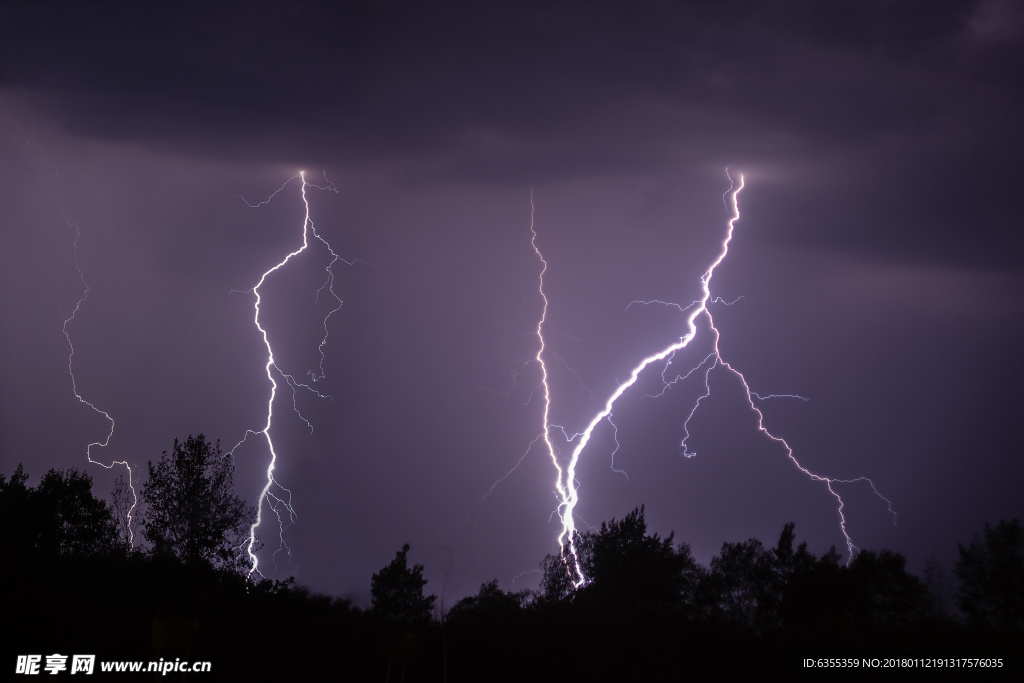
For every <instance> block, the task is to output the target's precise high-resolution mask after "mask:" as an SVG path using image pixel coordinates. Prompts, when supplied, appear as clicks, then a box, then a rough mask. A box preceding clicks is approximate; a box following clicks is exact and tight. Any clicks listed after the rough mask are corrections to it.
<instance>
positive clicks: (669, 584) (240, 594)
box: [0, 435, 1024, 681]
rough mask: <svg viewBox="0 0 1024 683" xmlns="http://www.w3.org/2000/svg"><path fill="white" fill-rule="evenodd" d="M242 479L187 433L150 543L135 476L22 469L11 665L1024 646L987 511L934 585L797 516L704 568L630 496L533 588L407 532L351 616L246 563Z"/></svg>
mask: <svg viewBox="0 0 1024 683" xmlns="http://www.w3.org/2000/svg"><path fill="white" fill-rule="evenodd" d="M231 473H232V466H231V462H230V458H229V457H228V456H225V455H223V454H222V453H221V452H220V449H219V446H215V445H213V444H210V443H209V442H207V441H206V440H205V438H204V437H203V435H199V437H197V438H193V437H191V436H190V437H188V439H187V440H186V441H185V442H183V443H179V442H178V441H177V440H175V443H174V449H173V450H172V453H171V454H167V453H166V452H165V453H164V454H163V457H162V458H161V461H160V462H159V463H157V464H156V465H154V464H153V463H152V462H151V463H150V466H149V480H148V481H147V483H146V485H145V487H144V488H143V489H142V499H143V502H144V503H145V505H144V506H143V508H142V510H141V514H140V516H139V518H138V520H137V521H138V522H139V527H140V529H141V531H142V535H143V536H144V537H145V538H146V539H147V540H148V541H149V547H148V549H146V550H144V551H143V550H131V549H130V547H129V545H128V543H127V540H128V538H129V537H130V536H131V534H132V533H133V530H132V529H131V528H129V527H128V526H127V525H125V524H123V523H121V522H120V521H119V518H118V517H117V516H115V515H114V514H113V510H114V509H117V510H118V511H119V512H120V511H121V510H122V509H123V507H124V505H125V503H126V501H125V499H124V497H125V496H126V495H127V492H126V487H124V486H123V484H122V485H121V486H120V487H119V488H116V489H115V492H114V495H113V498H114V500H113V503H112V505H108V504H107V503H106V502H105V501H103V500H101V499H98V498H96V497H95V496H94V495H93V493H92V481H91V478H90V477H89V476H88V475H86V474H83V473H81V472H79V471H77V470H74V469H72V470H66V471H60V470H50V471H49V472H47V473H45V474H44V475H43V476H42V478H41V479H40V481H39V483H38V484H37V485H36V486H34V487H32V486H28V485H27V482H28V476H27V474H26V473H25V472H24V471H23V468H22V466H20V465H19V466H18V468H17V469H16V470H15V472H14V473H13V474H12V475H11V476H10V478H8V477H7V476H5V475H3V474H0V534H2V536H0V538H2V539H3V545H4V548H5V552H4V555H3V559H2V562H0V581H2V582H3V583H2V585H3V586H4V587H5V589H6V591H7V595H6V597H5V599H4V605H5V614H6V615H7V622H8V624H9V625H11V626H13V631H9V635H8V636H6V637H5V649H6V650H7V651H8V655H9V657H8V658H7V659H6V663H5V664H4V665H3V666H9V667H13V666H14V660H15V656H16V655H18V654H41V655H44V656H45V655H48V654H52V653H60V654H64V655H71V654H96V655H97V658H98V659H106V660H139V661H142V660H153V661H156V660H158V659H160V658H163V659H165V660H174V659H175V658H181V659H182V660H190V661H202V660H205V661H210V662H212V672H211V673H209V674H198V673H197V674H192V675H191V677H192V678H194V679H199V678H202V679H203V680H220V679H228V678H230V679H240V678H244V679H245V680H307V679H310V680H311V679H313V678H316V679H321V678H324V677H325V676H330V677H333V678H338V679H342V680H354V681H522V680H553V681H554V680H557V681H567V680H570V681H571V680H594V681H604V680H645V679H648V678H654V677H659V678H660V677H666V676H669V677H675V679H681V678H683V677H686V676H694V675H700V676H712V675H719V674H722V673H741V674H742V673H749V674H754V675H759V676H768V677H771V678H783V679H789V678H793V677H795V676H797V675H800V672H801V671H805V672H806V671H810V669H807V668H804V666H803V664H802V662H803V660H804V659H805V658H813V659H820V658H843V657H849V658H857V659H858V660H862V658H876V657H877V658H953V657H972V658H978V657H980V658H990V659H991V658H1000V657H1001V658H1003V668H1002V671H1003V672H1007V671H1011V670H1015V669H1019V663H1018V662H1016V661H1014V659H1013V657H1014V655H1015V654H1017V653H1020V652H1022V651H1024V648H1022V647H1021V646H1022V645H1024V530H1022V527H1021V525H1020V523H1019V522H1018V521H1017V520H1013V521H1009V522H1005V521H1004V522H1000V523H999V524H997V525H996V526H995V527H990V526H988V525H986V526H985V529H984V531H983V533H981V534H979V535H978V536H976V537H975V538H974V539H973V540H972V541H971V542H970V543H969V544H967V545H963V544H961V545H960V546H959V551H960V554H959V560H958V562H957V564H956V567H955V569H954V570H953V571H949V570H943V569H942V568H941V566H939V565H938V563H937V562H935V561H934V560H933V561H930V562H929V566H928V569H927V570H926V571H925V576H924V578H923V579H922V578H919V577H917V576H915V575H913V574H911V573H908V572H907V571H906V566H905V564H906V563H905V560H904V558H903V557H902V556H901V555H900V554H899V553H895V552H892V551H889V550H881V551H877V552H876V551H871V550H862V551H861V552H859V553H858V554H857V555H856V556H855V557H854V559H853V560H852V562H850V563H849V565H848V566H847V565H846V564H844V563H843V562H842V561H841V558H840V556H839V555H838V553H836V551H835V549H834V548H833V549H831V550H830V551H829V552H827V553H825V554H824V555H822V556H820V557H817V556H815V555H814V554H812V553H811V552H809V551H808V549H807V545H806V543H798V542H797V538H796V534H795V529H794V526H793V524H786V525H785V526H784V527H783V529H782V531H781V534H780V536H779V538H778V539H777V541H776V542H775V543H774V544H773V545H771V546H766V545H764V544H763V543H762V542H761V541H759V540H757V539H750V540H748V541H744V542H741V543H725V544H723V546H722V550H721V552H720V553H719V554H718V555H716V556H715V557H714V558H712V560H711V562H710V564H709V565H707V566H705V565H702V564H701V563H699V562H697V561H696V560H695V559H694V558H693V555H692V553H691V551H690V547H689V546H688V545H687V544H685V543H676V542H675V539H674V538H673V536H672V535H671V534H670V535H669V536H668V537H664V538H663V537H660V536H659V535H658V534H656V533H649V532H648V530H647V525H646V522H645V519H644V508H643V507H639V508H637V509H635V510H633V511H632V512H630V513H629V514H627V515H626V516H625V517H623V518H622V519H620V520H615V519H613V520H611V521H610V522H606V523H603V524H602V525H601V527H600V529H599V530H596V531H591V532H587V533H585V534H580V535H577V537H576V547H577V553H578V554H577V558H573V559H572V561H577V560H578V562H579V565H580V568H581V569H582V571H583V574H584V575H585V576H586V577H587V581H586V583H585V584H584V585H582V586H581V587H579V588H575V587H574V586H573V581H572V579H573V573H572V572H570V571H568V569H567V564H566V561H567V560H569V559H570V558H564V557H561V556H558V555H548V556H547V557H546V558H544V560H543V561H542V562H541V568H542V570H543V579H542V582H541V586H540V588H539V589H538V590H537V591H519V592H506V591H503V590H501V589H500V588H499V587H498V584H497V580H494V581H491V582H488V583H485V584H483V585H482V586H481V587H480V590H479V591H478V592H477V593H476V594H475V595H471V596H467V597H465V598H462V599H461V600H458V601H457V602H455V603H454V604H452V605H450V606H449V605H447V604H444V602H443V600H442V601H441V602H440V603H438V601H437V599H436V597H435V596H433V595H426V594H425V592H424V589H425V586H426V583H427V582H426V580H424V579H423V569H424V568H423V566H422V565H413V566H412V567H410V566H409V564H408V560H407V554H408V551H409V546H408V545H405V546H404V547H403V548H402V549H401V550H399V551H398V552H397V553H396V555H395V559H394V560H393V561H392V562H391V563H390V564H388V565H387V566H385V567H383V568H382V569H381V570H380V571H379V572H378V573H376V574H374V575H373V576H372V577H371V578H370V592H371V596H372V604H371V607H370V608H369V609H360V608H358V607H356V606H354V605H353V604H352V603H351V602H349V601H347V600H343V599H339V598H332V597H329V596H324V595H317V594H313V593H310V592H309V591H307V590H305V589H303V588H301V587H298V586H296V585H295V583H294V581H293V580H292V579H289V580H287V581H268V580H258V581H253V580H251V579H250V578H248V576H247V574H248V568H247V564H246V563H245V562H242V561H240V560H241V559H247V558H246V557H244V553H240V552H239V549H240V548H242V547H243V545H244V544H240V542H239V539H240V534H241V532H242V531H243V530H244V531H245V532H246V534H247V530H248V526H247V525H248V523H249V522H250V521H251V518H252V514H253V510H252V508H251V507H248V506H246V505H245V504H244V503H242V502H241V501H239V500H238V499H237V498H236V497H235V496H234V493H233V492H232V489H231V486H230V483H231ZM136 540H139V539H138V538H137V539H136ZM228 550H231V551H232V552H233V553H234V554H233V555H232V556H229V553H228V552H227V551H228ZM811 673H812V674H813V675H821V672H811ZM118 676H119V677H126V678H129V679H130V675H129V674H118ZM142 677H144V678H147V679H148V678H150V677H152V674H147V675H145V676H142ZM176 677H179V678H183V679H184V678H185V677H183V676H182V675H181V674H171V675H170V676H169V677H168V680H176Z"/></svg>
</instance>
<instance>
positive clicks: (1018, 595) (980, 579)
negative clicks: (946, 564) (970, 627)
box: [955, 519, 1024, 628]
mask: <svg viewBox="0 0 1024 683" xmlns="http://www.w3.org/2000/svg"><path fill="white" fill-rule="evenodd" d="M959 546H960V559H959V560H958V561H957V563H956V569H955V572H956V575H957V578H958V579H960V589H959V590H958V591H957V604H958V606H959V607H960V609H961V610H962V611H963V613H964V614H966V615H967V617H968V618H969V619H971V620H972V621H976V622H986V623H988V624H991V625H993V626H998V627H1000V628H1011V627H1018V628H1020V627H1024V528H1022V527H1021V524H1020V522H1019V521H1018V520H1016V519H1014V520H1011V521H1009V522H1007V521H1005V520H1003V521H1001V522H999V524H997V525H996V527H995V528H994V529H993V528H992V527H990V526H989V525H988V524H986V525H985V533H984V535H983V536H982V537H978V536H977V535H975V537H974V540H973V541H972V542H971V544H970V545H969V546H966V547H965V546H964V545H963V544H962V543H961V544H959Z"/></svg>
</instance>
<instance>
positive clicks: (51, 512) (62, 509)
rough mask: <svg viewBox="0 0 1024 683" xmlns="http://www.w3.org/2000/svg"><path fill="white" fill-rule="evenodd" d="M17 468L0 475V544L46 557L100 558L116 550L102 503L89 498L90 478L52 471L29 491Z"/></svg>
mask: <svg viewBox="0 0 1024 683" xmlns="http://www.w3.org/2000/svg"><path fill="white" fill-rule="evenodd" d="M26 481H28V475H27V474H25V472H24V470H23V469H22V466H21V465H18V468H17V469H16V470H15V471H14V474H12V475H11V478H10V480H8V479H7V478H6V477H4V476H3V475H0V533H2V534H3V538H4V541H5V545H7V547H10V548H17V549H18V550H22V551H26V550H28V551H35V552H38V553H40V554H42V555H51V556H56V555H59V556H85V555H102V554H107V553H110V552H112V551H113V550H114V549H115V548H116V547H117V545H118V544H117V533H116V531H115V529H114V522H113V518H112V517H111V514H110V509H109V508H108V507H107V504H106V503H105V502H104V501H102V500H100V499H98V498H96V497H94V496H93V494H92V477H90V476H89V475H88V474H85V473H84V472H80V471H78V470H77V469H74V468H72V469H69V470H55V469H51V470H49V471H48V472H46V474H44V475H43V476H42V479H41V480H40V481H39V485H38V486H36V487H28V486H26V485H25V482H26Z"/></svg>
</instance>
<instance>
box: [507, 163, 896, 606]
mask: <svg viewBox="0 0 1024 683" xmlns="http://www.w3.org/2000/svg"><path fill="white" fill-rule="evenodd" d="M727 175H728V172H727ZM730 181H732V179H731V177H730ZM743 184H744V183H743V176H742V175H741V176H740V178H739V184H738V185H736V184H735V183H734V184H733V186H732V187H730V188H729V190H728V191H727V192H726V193H725V195H724V197H723V199H725V200H726V208H727V209H728V210H729V212H730V214H731V217H730V219H729V221H728V224H727V230H726V236H725V238H724V239H723V241H722V245H721V249H720V251H719V253H718V256H717V258H715V260H714V261H713V262H712V263H711V265H710V266H708V268H707V270H705V271H704V274H703V275H702V276H701V291H702V295H701V298H700V299H698V300H696V301H693V302H692V303H691V304H689V305H688V306H681V305H679V304H674V303H668V302H664V301H637V302H632V303H637V304H662V305H668V306H674V307H676V308H678V309H679V310H680V311H681V312H683V313H686V314H687V317H686V328H687V332H686V334H684V335H683V336H681V337H680V338H679V340H678V341H677V342H675V343H673V344H671V345H669V346H667V347H665V348H664V349H662V350H661V351H658V352H657V353H654V354H651V355H649V356H647V357H645V358H643V359H642V360H641V361H640V362H639V363H638V364H637V365H636V366H635V367H634V368H633V370H632V371H631V372H630V374H629V377H628V378H627V379H626V380H625V381H624V382H621V383H620V384H619V385H618V387H616V389H615V390H614V391H613V392H612V393H611V395H610V396H609V397H608V398H607V400H606V401H605V402H604V404H603V407H602V408H601V409H600V410H599V411H598V412H597V414H595V415H594V417H593V418H592V419H591V420H590V422H589V423H588V424H587V426H586V428H585V429H584V430H583V431H582V432H579V433H578V434H574V435H569V434H567V433H566V432H565V430H564V429H562V428H561V427H558V426H557V425H553V424H551V423H550V421H549V412H550V402H551V392H550V387H549V385H548V372H547V367H546V365H545V362H544V352H545V348H546V347H545V343H544V335H543V328H544V324H545V322H546V320H547V305H548V300H547V297H546V295H545V294H544V274H545V273H546V272H547V268H548V264H547V261H545V260H544V256H543V254H542V253H541V251H540V249H539V248H538V247H537V232H536V229H535V228H534V218H533V209H534V207H533V195H532V192H531V195H530V209H531V211H530V233H531V241H530V243H531V245H532V246H533V250H534V252H535V253H536V255H537V258H538V259H539V260H540V262H541V264H542V268H541V273H540V279H539V291H540V296H541V300H542V301H543V310H542V312H541V316H540V320H539V321H538V323H537V330H536V334H537V340H538V349H537V354H536V357H535V358H536V361H537V363H538V365H539V366H540V368H541V387H542V389H543V394H544V409H543V427H544V432H543V437H544V443H545V445H546V446H547V448H548V454H549V456H550V457H551V461H552V463H553V464H554V466H555V470H556V472H557V477H556V479H555V493H556V497H557V499H558V508H557V512H558V514H559V516H560V518H561V521H562V530H561V533H560V534H559V535H558V542H559V544H560V545H561V547H562V556H563V558H564V562H565V564H566V569H567V571H568V572H569V573H570V577H571V578H572V580H573V583H574V585H575V586H576V587H577V588H578V587H580V586H582V585H583V584H584V583H585V582H586V581H587V577H586V576H585V575H584V574H583V570H582V567H581V566H580V562H579V556H578V554H577V550H576V533H577V532H576V522H575V508H576V505H577V504H578V503H579V488H578V486H577V482H576V478H575V474H576V467H577V465H578V464H579V459H580V456H581V454H582V453H583V449H584V448H586V447H587V444H588V443H589V442H590V437H591V435H592V434H593V432H594V429H595V428H596V427H597V426H598V425H599V424H600V423H601V422H603V421H605V420H607V421H608V422H609V423H610V424H611V425H612V427H613V429H614V430H615V435H616V451H617V450H618V439H617V435H618V428H617V427H616V426H615V423H614V422H612V421H611V416H612V409H613V407H614V405H615V402H616V401H617V400H618V399H619V397H620V396H622V394H623V393H625V392H626V390H627V389H629V388H630V387H632V386H633V385H634V384H636V382H637V380H638V378H639V377H640V374H641V373H643V372H644V370H646V369H647V367H648V366H650V365H653V364H657V363H661V362H664V363H665V366H664V368H663V370H662V380H663V383H664V388H663V389H662V392H661V393H659V394H658V395H659V396H660V395H662V394H664V393H665V391H667V390H668V389H669V387H670V386H672V385H674V384H675V383H676V382H679V381H683V380H685V379H687V378H689V377H690V376H692V375H694V374H697V373H699V372H703V374H704V393H703V394H701V396H699V397H698V398H697V400H696V402H695V403H694V406H693V409H692V410H691V411H690V413H689V415H688V416H687V418H686V420H685V421H684V422H683V433H684V437H683V440H682V442H681V444H680V445H681V447H682V452H683V455H684V456H686V457H693V456H695V455H696V453H694V452H691V451H690V450H689V449H688V448H687V441H688V440H689V437H690V434H689V423H690V420H691V419H692V418H693V416H694V414H696V412H697V409H698V408H699V407H700V404H701V401H702V400H703V399H705V398H707V397H708V396H709V395H710V394H711V385H710V383H709V377H710V374H711V371H712V370H713V369H715V368H716V367H718V366H721V367H723V368H725V369H726V370H728V371H729V372H731V373H732V374H733V375H735V376H736V377H737V378H738V379H739V380H740V381H741V382H742V384H743V387H744V390H745V391H746V396H747V402H748V403H749V405H750V408H751V410H752V411H754V413H756V414H757V428H758V430H759V431H760V432H762V433H763V434H764V435H765V436H767V437H768V438H769V439H770V440H772V441H774V442H775V443H777V444H779V445H781V446H782V447H783V448H784V449H785V451H786V456H787V457H788V458H789V460H790V461H791V462H792V463H793V465H794V466H796V468H797V469H799V470H800V471H801V472H802V473H803V474H804V475H806V476H807V477H809V478H811V479H813V480H815V481H818V482H822V483H824V484H825V486H826V487H827V488H828V491H829V493H830V494H831V495H832V496H833V497H834V498H835V499H836V503H837V506H838V507H837V512H838V515H839V526H840V530H841V531H842V534H843V537H844V538H845V539H846V548H847V551H848V553H849V555H848V560H847V561H848V562H849V561H850V560H852V559H853V556H854V554H855V553H856V550H857V547H856V546H855V545H854V544H853V540H852V539H851V537H850V534H849V532H848V531H847V528H846V516H845V514H844V509H845V503H844V501H843V499H842V497H841V496H840V495H839V493H838V492H837V491H836V490H835V488H834V485H835V484H840V483H855V482H865V483H867V484H868V485H869V486H870V487H871V490H872V491H873V492H874V493H875V495H876V496H878V497H879V498H880V499H882V500H884V501H885V502H886V504H887V505H888V509H889V512H890V513H891V514H892V515H893V521H894V522H895V519H896V516H895V512H894V511H893V509H892V503H891V501H889V499H887V498H885V497H884V496H882V494H881V493H879V492H878V489H877V488H876V486H875V484H874V482H873V481H871V480H870V479H868V478H867V477H857V478H854V479H837V478H833V477H826V476H824V475H820V474H817V473H814V472H811V471H810V470H808V469H807V468H806V467H804V466H803V465H801V464H800V462H799V461H798V460H797V459H796V457H795V456H794V454H793V449H792V448H791V447H790V445H789V444H788V443H787V442H786V441H785V440H784V439H782V438H780V437H778V436H775V435H774V434H772V433H771V432H769V431H768V429H767V428H766V427H765V426H764V414H763V413H762V412H761V410H760V409H759V408H758V407H757V405H756V404H755V399H756V400H765V399H769V398H797V399H800V400H804V401H806V400H807V399H806V398H804V397H802V396H797V395H788V394H787V395H783V394H772V395H766V396H760V395H758V394H757V393H755V392H754V391H752V390H751V389H750V385H749V384H748V382H747V380H746V377H744V376H743V374H742V373H741V372H739V370H737V369H735V368H734V367H733V366H732V365H730V364H729V363H727V362H726V361H725V360H724V359H723V358H722V356H721V352H720V351H719V348H718V340H719V338H720V333H719V331H718V329H717V328H716V327H715V324H714V319H713V318H712V315H711V311H710V309H709V307H708V306H709V304H711V303H722V304H725V305H731V304H732V303H735V301H732V302H726V301H724V300H722V299H721V298H719V297H713V296H712V294H711V278H712V276H713V275H714V272H715V268H717V267H718V266H719V265H720V264H721V263H722V262H723V261H724V260H725V257H726V256H727V255H728V253H729V244H730V242H731V241H732V237H733V230H734V228H735V225H736V222H737V221H738V220H739V218H740V212H739V205H738V203H737V198H738V196H739V193H740V192H741V191H742V190H743ZM737 300H738V299H737ZM631 305H632V304H631ZM701 316H704V317H706V318H707V324H708V326H709V328H710V329H711V331H712V332H713V334H714V347H713V350H712V352H711V353H710V354H708V355H707V356H706V357H705V358H703V359H702V360H701V361H700V362H699V363H698V364H697V365H695V366H694V367H693V368H691V369H690V370H688V371H687V372H685V373H684V374H682V375H678V376H677V377H676V378H675V379H673V380H669V379H668V378H667V375H666V373H667V372H668V368H669V366H670V365H671V364H672V362H673V359H674V358H675V355H676V353H677V352H679V351H681V350H682V349H684V348H686V347H687V346H688V345H689V344H690V342H691V341H692V340H693V339H694V337H695V336H696V334H697V319H698V318H699V317H701ZM552 428H557V429H560V430H561V431H562V433H563V436H565V437H566V440H567V441H568V442H569V443H570V444H573V448H572V452H571V454H570V456H569V458H568V461H567V462H566V463H565V465H564V466H563V464H562V459H561V458H560V456H559V453H558V450H557V448H556V447H555V445H554V443H553V442H552V441H551V438H550V430H551V429H552ZM531 445H532V444H531ZM613 458H614V453H613ZM612 469H613V470H615V471H616V472H620V470H618V469H615V467H614V460H613V465H612ZM506 476H507V475H506Z"/></svg>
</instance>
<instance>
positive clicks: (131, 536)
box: [60, 187, 139, 549]
mask: <svg viewBox="0 0 1024 683" xmlns="http://www.w3.org/2000/svg"><path fill="white" fill-rule="evenodd" d="M60 210H61V214H63V216H64V221H65V222H66V223H67V225H68V227H69V228H72V229H73V230H74V231H75V241H74V247H73V252H74V256H75V271H77V272H78V279H79V281H80V282H81V283H82V296H81V297H80V298H79V299H78V301H77V302H75V310H74V311H72V312H71V315H70V316H68V317H67V318H66V319H65V320H64V325H63V327H62V328H61V330H62V331H63V332H64V339H66V340H67V342H68V348H69V349H71V351H70V353H68V374H69V375H71V391H73V392H74V394H75V398H77V399H78V402H79V403H82V404H84V405H87V406H89V407H90V408H91V409H92V410H93V411H94V412H95V413H97V414H99V415H102V416H103V417H105V418H106V419H107V422H109V423H110V429H109V431H107V437H106V438H105V439H104V440H103V441H93V442H92V443H90V444H89V445H88V446H86V448H85V458H86V460H88V461H89V462H91V463H93V464H94V465H99V466H100V467H104V468H106V469H108V470H110V469H113V468H114V465H124V468H125V469H126V470H128V488H129V489H131V492H132V505H131V507H130V508H129V509H128V514H127V520H128V544H129V546H130V547H131V548H133V549H134V548H135V532H134V531H133V529H132V513H133V512H134V511H135V506H136V505H138V502H139V497H138V495H137V493H136V491H135V486H134V485H133V484H132V468H131V466H130V465H129V464H128V461H127V460H114V461H112V462H111V463H110V464H109V465H106V464H104V463H102V462H100V461H98V460H93V459H92V447H93V446H97V447H99V448H106V447H107V445H108V444H109V443H110V439H111V437H112V436H114V418H112V417H111V416H110V413H108V412H107V411H105V410H101V409H99V408H97V407H96V406H95V405H93V404H92V403H91V402H89V401H87V400H86V399H84V398H83V397H82V395H81V394H80V393H78V381H77V380H76V379H75V373H74V370H73V369H72V359H73V358H74V357H75V346H74V344H72V343H71V334H70V333H69V332H68V325H69V324H70V323H71V322H72V321H73V320H74V319H75V316H76V315H78V311H79V309H81V307H82V304H84V303H85V301H86V299H88V298H89V283H88V282H86V280H85V273H84V272H83V271H82V264H81V262H80V261H79V260H78V241H79V239H80V238H81V236H82V231H81V229H80V228H79V227H78V223H77V222H74V221H71V220H70V219H69V218H68V216H67V213H66V212H65V211H64V189H63V187H62V188H61V199H60Z"/></svg>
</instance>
